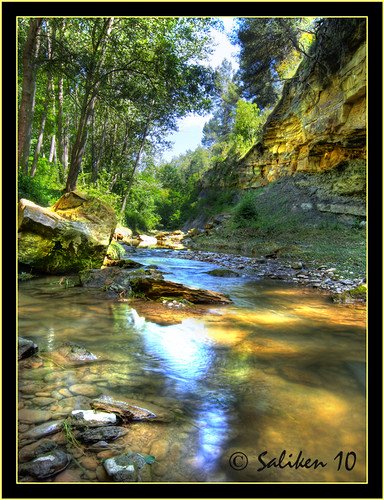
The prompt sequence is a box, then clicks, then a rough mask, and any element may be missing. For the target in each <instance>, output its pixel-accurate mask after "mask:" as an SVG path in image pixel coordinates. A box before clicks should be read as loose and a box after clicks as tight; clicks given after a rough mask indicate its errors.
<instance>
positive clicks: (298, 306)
mask: <svg viewBox="0 0 384 500" xmlns="http://www.w3.org/2000/svg"><path fill="white" fill-rule="evenodd" d="M136 259H137V260H138V261H139V262H141V263H142V264H144V265H156V266H158V268H159V269H160V271H162V272H164V273H169V274H165V276H164V277H165V278H166V279H168V280H173V281H178V282H181V283H183V284H186V285H192V286H198V287H200V288H206V289H210V290H215V291H219V292H224V293H226V294H228V295H229V296H230V297H231V299H232V300H233V304H231V305H229V306H228V305H226V306H220V307H212V306H211V307H206V308H202V309H201V315H198V316H194V317H192V318H182V319H181V320H180V317H179V319H177V318H176V316H175V318H174V316H173V311H172V308H170V307H168V306H162V305H159V304H156V305H151V303H150V302H147V303H145V304H143V303H141V304H140V303H137V304H135V302H131V301H127V300H116V299H115V300H112V299H106V298H105V297H104V296H103V293H102V292H98V293H96V292H90V291H87V290H84V289H82V288H80V287H73V288H65V287H64V286H62V285H58V284H57V281H58V279H59V278H58V277H54V276H46V277H40V278H37V279H33V280H30V281H26V282H21V283H20V284H19V299H18V301H19V303H18V305H19V317H18V332H19V333H18V334H19V336H21V337H25V338H27V339H31V340H33V341H34V342H35V343H36V344H37V345H38V346H39V348H40V350H41V351H42V352H44V353H45V354H46V356H47V358H48V357H49V352H50V351H54V350H55V349H57V348H58V347H59V346H60V345H61V344H63V343H64V342H68V341H72V342H75V343H77V344H79V345H81V346H84V347H85V348H86V349H88V350H89V351H90V352H92V353H94V354H95V355H97V356H98V361H95V362H93V363H90V364H88V365H84V366H78V367H75V368H74V367H71V368H68V369H65V368H59V367H58V366H55V365H53V364H52V363H49V361H47V360H46V361H45V362H44V366H41V367H38V368H33V369H23V370H20V371H19V380H18V382H19V387H20V388H21V389H22V388H23V387H24V389H25V387H26V386H27V388H28V389H25V390H21V392H20V399H19V400H20V401H21V407H22V408H27V409H34V408H36V409H39V410H41V406H40V404H41V401H42V399H44V398H42V397H41V396H40V397H39V395H40V394H45V395H46V396H48V401H50V402H49V403H46V401H47V399H46V400H45V403H46V406H43V409H44V410H48V411H50V412H51V414H52V419H55V413H60V414H62V413H63V411H66V410H68V411H70V410H71V408H72V409H74V408H75V409H84V404H87V403H88V402H89V401H90V400H91V399H92V397H91V396H93V397H94V396H95V395H96V396H98V395H101V394H106V395H110V396H112V397H114V398H117V399H118V398H120V399H124V398H125V399H127V400H132V401H135V402H136V401H138V402H139V403H140V404H138V406H144V407H146V406H145V405H147V407H148V408H149V409H151V408H150V405H151V404H152V405H157V406H158V407H162V408H166V409H167V410H169V411H170V412H171V413H172V415H174V418H173V419H172V420H171V421H169V422H159V423H157V422H155V421H151V422H149V421H148V422H137V423H133V424H131V426H130V429H129V432H128V434H127V435H126V436H124V437H122V438H119V439H118V440H117V441H116V442H118V443H122V444H123V445H124V446H125V447H126V449H129V450H133V451H135V452H138V453H140V454H142V455H148V454H149V455H153V456H156V462H155V463H154V464H152V465H151V466H150V467H151V480H152V481H155V482H156V481H159V482H180V481H182V482H199V481H203V482H242V481H252V482H306V481H308V482H364V481H365V480H366V464H365V454H366V414H365V412H366V399H365V392H366V389H365V360H366V355H365V353H366V338H365V313H366V311H365V307H363V306H360V307H351V306H346V305H340V304H333V303H331V301H330V300H329V298H328V296H327V295H326V294H323V293H320V292H319V291H317V290H314V289H310V288H299V287H297V286H295V285H293V284H289V283H283V282H279V281H276V280H262V279H256V278H250V277H246V276H240V277H220V278H219V277H214V276H210V275H208V274H206V272H207V271H208V270H211V269H214V268H217V266H215V265H213V264H209V263H203V262H196V261H190V260H182V259H175V258H170V257H169V253H168V252H167V251H164V250H148V249H143V250H141V251H140V250H139V251H138V253H137V254H136V255H135V260H136ZM55 282H56V283H55ZM155 306H156V308H157V309H156V311H157V315H156V314H152V312H151V308H153V309H155ZM159 307H162V309H161V314H159V313H158V310H159ZM172 323H173V324H172ZM79 384H82V385H83V386H84V384H88V386H91V388H92V394H89V395H87V394H86V393H85V394H84V393H83V394H81V397H80V398H79V393H77V392H76V387H77V386H78V385H79ZM31 385H32V389H31ZM34 387H35V388H34ZM76 398H77V399H76ZM35 401H38V403H39V404H37V403H35ZM43 402H44V401H43ZM81 405H83V406H81ZM85 409H88V407H87V406H86V407H85ZM33 425H34V424H31V425H27V424H25V423H24V424H22V427H21V430H22V431H23V432H25V430H26V429H29V428H31V426H32V427H33ZM340 452H341V453H340ZM85 453H86V454H85V456H86V457H88V462H86V461H85V462H84V463H85V464H87V463H89V457H90V456H91V458H92V460H93V462H92V463H93V465H92V467H90V470H89V471H88V474H86V475H84V472H83V471H82V469H79V468H78V470H77V473H78V476H77V477H78V480H79V481H103V478H104V479H105V476H103V474H102V473H101V472H100V466H101V459H100V457H98V456H97V455H96V453H91V452H89V451H87V450H85ZM81 459H82V458H81V457H80V458H79V459H78V461H80V462H81ZM76 467H77V465H76V463H72V464H71V465H70V469H73V470H75V469H76ZM101 468H102V467H101ZM66 477H68V476H66ZM73 477H76V475H74V476H73ZM50 480H51V479H50ZM56 480H60V475H59V477H58V479H56ZM63 480H64V479H63ZM67 480H68V479H67ZM71 480H75V479H71Z"/></svg>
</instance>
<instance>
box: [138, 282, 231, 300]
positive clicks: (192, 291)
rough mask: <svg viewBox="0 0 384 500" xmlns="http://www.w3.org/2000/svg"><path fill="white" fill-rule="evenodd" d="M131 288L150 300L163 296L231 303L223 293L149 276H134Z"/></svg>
mask: <svg viewBox="0 0 384 500" xmlns="http://www.w3.org/2000/svg"><path fill="white" fill-rule="evenodd" d="M131 288H132V290H133V292H134V293H136V294H137V295H139V294H141V295H142V296H144V297H146V298H149V299H151V300H160V299H163V298H175V299H184V300H187V301H188V302H191V303H192V304H231V303H232V300H231V299H230V298H229V297H227V296H226V295H224V294H223V293H219V292H213V291H211V290H203V289H202V288H195V287H191V286H187V285H182V284H181V283H175V282H174V281H167V280H159V279H156V278H149V277H140V276H137V277H135V279H134V280H131Z"/></svg>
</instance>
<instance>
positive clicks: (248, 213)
mask: <svg viewBox="0 0 384 500" xmlns="http://www.w3.org/2000/svg"><path fill="white" fill-rule="evenodd" d="M257 216H258V211H257V208H256V200H255V194H254V193H247V194H245V195H244V196H243V197H242V199H241V200H240V201H239V203H238V204H237V205H236V206H235V208H234V210H233V219H232V220H233V222H234V223H235V224H237V225H238V226H244V225H249V224H250V222H252V221H256V219H257Z"/></svg>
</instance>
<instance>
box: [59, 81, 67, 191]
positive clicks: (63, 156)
mask: <svg viewBox="0 0 384 500" xmlns="http://www.w3.org/2000/svg"><path fill="white" fill-rule="evenodd" d="M63 89H64V80H63V74H62V73H60V74H59V77H58V82H57V103H58V107H57V156H58V158H59V162H60V164H61V169H60V180H61V181H62V182H63V181H64V176H65V175H67V171H68V148H67V147H66V139H67V138H66V136H65V126H64V90H63Z"/></svg>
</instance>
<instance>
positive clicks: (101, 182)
mask: <svg viewBox="0 0 384 500" xmlns="http://www.w3.org/2000/svg"><path fill="white" fill-rule="evenodd" d="M111 180H112V176H111V173H110V172H107V171H106V170H103V171H102V172H100V174H99V176H98V178H97V183H96V184H93V183H92V182H91V174H90V173H83V174H80V175H79V180H78V185H77V189H78V190H79V191H81V192H83V193H85V194H89V195H90V196H94V197H95V198H99V199H100V200H103V201H105V202H106V203H108V204H109V205H111V207H113V208H114V209H115V212H116V216H117V217H118V218H119V207H120V206H121V197H120V196H119V195H118V194H116V193H113V192H111V191H110V189H109V186H110V183H111Z"/></svg>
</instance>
